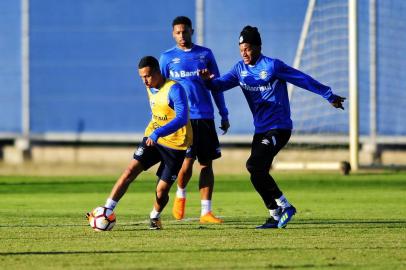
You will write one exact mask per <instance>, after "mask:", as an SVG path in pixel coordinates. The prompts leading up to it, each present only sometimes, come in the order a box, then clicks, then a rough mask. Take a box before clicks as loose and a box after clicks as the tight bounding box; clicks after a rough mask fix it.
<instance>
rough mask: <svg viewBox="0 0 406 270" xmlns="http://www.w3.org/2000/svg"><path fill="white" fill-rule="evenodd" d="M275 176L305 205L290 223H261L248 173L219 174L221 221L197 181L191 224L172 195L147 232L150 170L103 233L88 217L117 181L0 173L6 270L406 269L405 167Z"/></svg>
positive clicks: (262, 212)
mask: <svg viewBox="0 0 406 270" xmlns="http://www.w3.org/2000/svg"><path fill="white" fill-rule="evenodd" d="M274 176H275V178H276V179H277V182H278V183H279V185H280V187H281V188H282V190H283V191H284V193H285V194H286V196H287V197H288V198H289V200H290V201H291V202H293V203H294V205H295V206H296V208H297V209H298V213H297V215H296V216H295V217H294V218H293V220H292V221H291V222H290V223H289V225H288V227H287V228H286V229H269V230H256V229H254V228H255V226H256V225H259V224H261V223H262V222H263V221H264V220H265V218H266V217H267V215H268V213H267V210H266V209H265V207H264V206H263V204H262V201H261V200H260V198H259V195H257V193H256V192H255V191H254V189H253V187H252V186H251V183H250V181H249V179H248V176H247V175H241V176H227V175H222V176H217V178H216V186H215V193H214V198H213V199H214V201H213V208H214V209H213V210H214V213H215V214H216V215H219V216H222V217H223V218H224V220H225V223H224V224H221V225H200V224H199V223H198V216H199V211H200V205H199V203H200V202H199V195H198V192H197V183H196V182H197V180H196V178H194V179H193V180H192V181H191V182H190V184H189V188H188V190H189V192H188V201H187V209H186V220H185V221H180V222H178V221H175V220H173V218H172V217H171V215H170V212H171V211H170V210H171V207H172V200H170V202H169V204H168V207H167V208H166V209H165V211H164V214H163V216H162V221H163V226H164V230H161V231H150V230H148V215H149V212H150V210H151V209H152V202H153V200H154V184H155V177H154V176H153V175H151V174H145V175H142V176H141V177H140V178H139V179H137V180H136V182H134V183H133V184H132V186H131V187H130V189H129V191H128V192H127V194H126V195H125V196H124V197H123V199H122V200H121V201H120V204H119V205H118V207H117V208H116V211H115V212H116V214H117V224H116V226H115V228H114V229H113V231H111V232H101V233H97V232H94V231H92V230H91V228H90V227H89V226H88V224H87V222H86V220H85V218H84V216H85V213H86V211H89V210H91V209H92V208H94V207H95V206H98V205H102V204H104V201H105V199H106V196H107V195H108V193H109V192H110V189H111V187H112V185H113V182H114V180H115V177H16V176H12V177H11V176H10V177H7V176H0V196H1V205H2V206H1V209H0V213H1V217H2V220H1V221H0V239H1V245H0V265H1V267H0V268H2V269H182V268H188V269H406V173H404V172H397V173H396V172H395V173H380V174H356V175H350V176H341V175H337V174H320V173H318V174H311V173H303V174H298V173H294V174H292V173H279V174H274ZM174 191H175V189H174V188H173V189H172V192H171V194H172V196H171V199H173V197H174V195H173V194H174Z"/></svg>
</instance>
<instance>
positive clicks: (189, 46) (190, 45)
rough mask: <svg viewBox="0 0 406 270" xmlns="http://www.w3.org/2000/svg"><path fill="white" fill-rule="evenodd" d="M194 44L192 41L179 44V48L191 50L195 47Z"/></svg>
mask: <svg viewBox="0 0 406 270" xmlns="http://www.w3.org/2000/svg"><path fill="white" fill-rule="evenodd" d="M193 46H194V44H193V43H192V42H191V43H189V44H185V46H179V45H178V48H179V49H181V50H182V51H190V50H191V49H192V48H193Z"/></svg>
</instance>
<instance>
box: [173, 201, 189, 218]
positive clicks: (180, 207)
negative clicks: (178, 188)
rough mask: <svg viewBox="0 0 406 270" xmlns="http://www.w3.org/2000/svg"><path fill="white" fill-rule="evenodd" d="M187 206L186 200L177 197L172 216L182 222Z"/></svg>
mask: <svg viewBox="0 0 406 270" xmlns="http://www.w3.org/2000/svg"><path fill="white" fill-rule="evenodd" d="M185 204H186V198H178V197H175V202H174V203H173V208H172V215H173V217H174V218H175V219H176V220H181V219H183V218H184V216H185Z"/></svg>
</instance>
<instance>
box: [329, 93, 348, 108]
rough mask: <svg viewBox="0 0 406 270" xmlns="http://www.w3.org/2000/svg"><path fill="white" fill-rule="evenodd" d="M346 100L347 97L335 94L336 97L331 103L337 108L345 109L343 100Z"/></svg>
mask: <svg viewBox="0 0 406 270" xmlns="http://www.w3.org/2000/svg"><path fill="white" fill-rule="evenodd" d="M344 100H345V97H340V96H337V95H336V96H335V99H334V100H333V101H332V102H331V105H333V106H334V107H335V108H337V109H342V110H344V106H343V102H344Z"/></svg>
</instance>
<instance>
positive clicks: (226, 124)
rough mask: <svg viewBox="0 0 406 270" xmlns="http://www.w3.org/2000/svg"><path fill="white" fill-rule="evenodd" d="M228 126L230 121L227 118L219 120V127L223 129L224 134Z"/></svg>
mask: <svg viewBox="0 0 406 270" xmlns="http://www.w3.org/2000/svg"><path fill="white" fill-rule="evenodd" d="M229 128H230V122H229V121H228V120H221V126H220V129H221V130H222V131H223V134H222V135H224V134H226V133H227V131H228V129H229Z"/></svg>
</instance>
